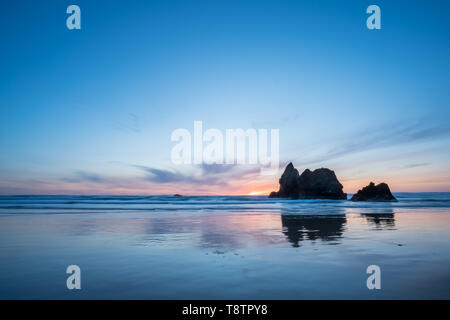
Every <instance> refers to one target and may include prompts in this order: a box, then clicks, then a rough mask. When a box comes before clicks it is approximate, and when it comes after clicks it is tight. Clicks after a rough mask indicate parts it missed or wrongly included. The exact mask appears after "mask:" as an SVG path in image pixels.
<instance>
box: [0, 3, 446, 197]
mask: <svg viewBox="0 0 450 320" xmlns="http://www.w3.org/2000/svg"><path fill="white" fill-rule="evenodd" d="M130 3H131V2H129V1H92V0H89V1H80V0H76V1H71V2H67V1H23V0H18V1H8V3H5V2H2V3H0V41H1V50H0V70H1V78H0V150H1V151H0V194H173V193H181V194H230V195H231V194H250V193H251V194H268V193H269V192H270V191H271V190H276V189H278V179H279V176H280V174H281V173H282V170H283V169H284V166H285V165H286V164H287V163H288V162H291V161H292V162H293V164H294V166H295V167H296V168H297V169H298V170H299V171H300V172H302V171H303V170H304V169H306V168H309V169H316V168H320V167H328V168H330V169H332V170H334V171H335V172H336V175H337V177H338V179H339V180H340V181H341V183H342V184H343V185H344V191H346V192H348V193H352V192H355V191H356V190H357V189H358V188H361V187H363V186H364V185H367V184H368V183H369V181H374V182H382V181H384V182H387V183H388V184H389V186H390V187H391V190H392V191H393V192H402V191H450V161H449V160H450V122H449V116H450V108H449V103H450V41H449V34H450V19H449V18H448V15H449V12H450V2H449V1H348V0H347V1H312V0H311V1H282V0H277V1H275V0H273V1H256V0H255V1H246V0H244V1H234V0H227V1H223V0H220V1H206V0H205V1H187V0H183V1H181V0H180V1H172V0H167V1H148V0H146V1H133V2H132V4H133V5H132V6H131V5H129V4H130ZM70 4H77V5H79V6H80V8H81V21H82V22H81V27H82V28H81V30H68V29H67V28H66V18H67V17H68V15H67V14H66V8H67V6H68V5H70ZM370 4H377V5H379V6H380V8H381V21H382V22H381V25H382V29H381V30H368V29H367V27H366V19H367V17H368V14H366V8H367V7H368V6H369V5H370ZM195 120H201V121H203V126H204V127H205V129H208V128H217V129H220V130H222V131H223V132H225V130H226V129H235V128H243V129H248V128H255V129H260V128H263V129H269V130H270V129H279V130H280V131H279V132H280V162H281V169H280V172H278V173H277V174H273V175H271V176H261V175H260V172H259V167H257V166H241V165H236V166H232V165H227V166H223V165H175V164H173V163H172V161H171V158H170V156H171V149H172V148H173V146H174V145H175V143H174V142H172V141H171V140H170V137H171V133H172V132H173V131H174V130H175V129H177V128H186V129H188V130H190V131H191V132H192V131H193V123H194V121H195Z"/></svg>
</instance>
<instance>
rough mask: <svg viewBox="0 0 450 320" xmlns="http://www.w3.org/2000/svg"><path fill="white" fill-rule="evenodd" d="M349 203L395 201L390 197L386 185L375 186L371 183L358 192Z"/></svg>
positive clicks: (390, 194) (389, 191)
mask: <svg viewBox="0 0 450 320" xmlns="http://www.w3.org/2000/svg"><path fill="white" fill-rule="evenodd" d="M350 200H351V201H397V199H396V198H395V197H394V196H393V195H392V193H391V190H390V189H389V186H388V185H387V184H386V183H380V184H378V185H375V183H373V182H371V183H369V185H368V186H366V187H364V188H362V189H361V190H358V192H357V193H356V194H354V195H353V197H352V198H351V199H350Z"/></svg>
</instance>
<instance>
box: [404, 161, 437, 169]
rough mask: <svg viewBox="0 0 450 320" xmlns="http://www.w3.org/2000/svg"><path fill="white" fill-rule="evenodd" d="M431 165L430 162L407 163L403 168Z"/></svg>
mask: <svg viewBox="0 0 450 320" xmlns="http://www.w3.org/2000/svg"><path fill="white" fill-rule="evenodd" d="M429 165H431V163H430V162H423V163H411V164H407V165H405V166H403V168H405V169H410V168H418V167H426V166H429Z"/></svg>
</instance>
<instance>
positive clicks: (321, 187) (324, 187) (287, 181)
mask: <svg viewBox="0 0 450 320" xmlns="http://www.w3.org/2000/svg"><path fill="white" fill-rule="evenodd" d="M279 182H280V190H279V191H278V192H275V191H274V192H271V193H270V195H269V198H292V199H333V200H346V199H347V194H346V193H344V192H343V191H342V184H340V182H339V181H338V179H337V178H336V175H335V174H334V171H332V170H330V169H327V168H321V169H317V170H314V171H310V170H309V169H306V170H305V171H303V173H302V174H301V175H299V173H298V170H297V169H295V168H294V166H293V165H292V163H289V164H288V165H287V167H286V169H285V170H284V173H283V174H282V176H281V178H280V181H279Z"/></svg>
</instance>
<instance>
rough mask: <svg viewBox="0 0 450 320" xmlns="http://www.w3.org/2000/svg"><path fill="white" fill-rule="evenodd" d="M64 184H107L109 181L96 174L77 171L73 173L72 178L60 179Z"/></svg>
mask: <svg viewBox="0 0 450 320" xmlns="http://www.w3.org/2000/svg"><path fill="white" fill-rule="evenodd" d="M62 180H63V181H65V182H72V183H83V182H92V183H109V182H110V179H107V178H105V177H102V176H100V175H99V174H97V173H93V172H87V171H82V170H78V171H75V172H74V173H73V176H71V177H66V178H63V179H62Z"/></svg>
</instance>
